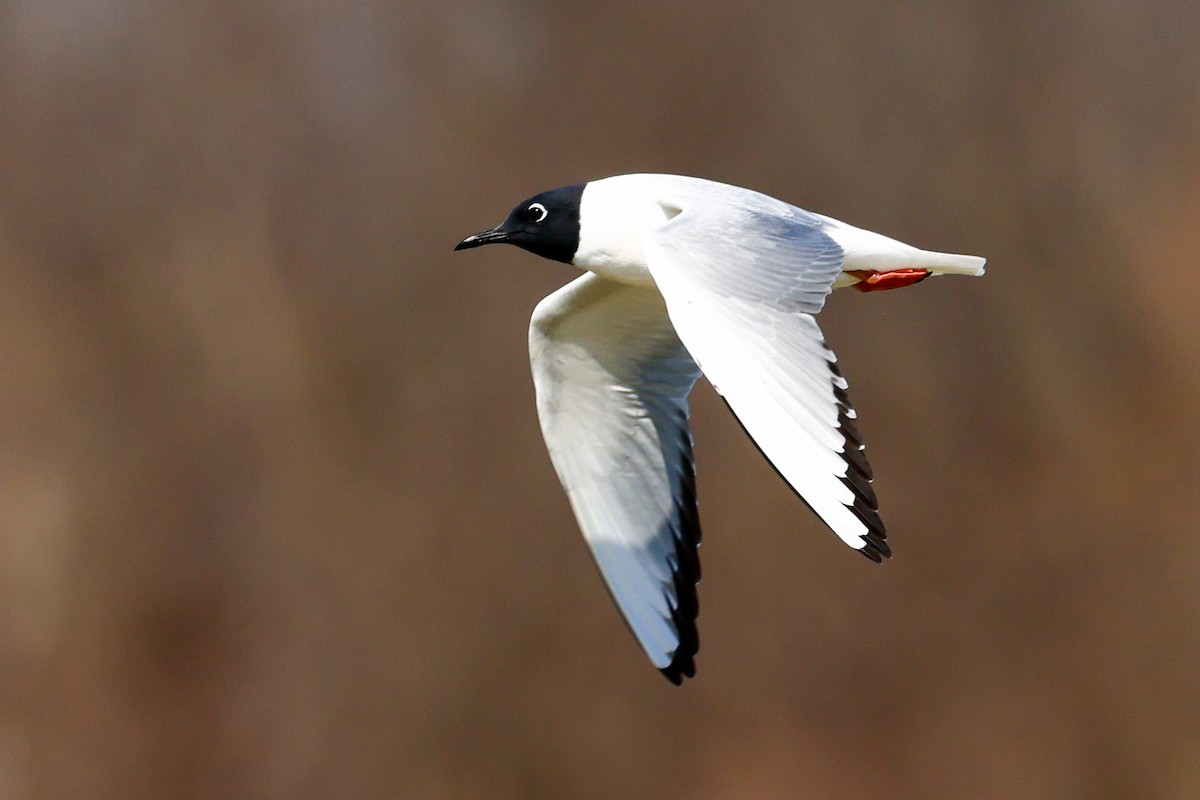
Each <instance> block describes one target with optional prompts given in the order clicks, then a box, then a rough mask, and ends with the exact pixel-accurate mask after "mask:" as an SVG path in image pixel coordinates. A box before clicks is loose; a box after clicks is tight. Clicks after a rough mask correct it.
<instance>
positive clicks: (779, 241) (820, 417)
mask: <svg viewBox="0 0 1200 800" xmlns="http://www.w3.org/2000/svg"><path fill="white" fill-rule="evenodd" d="M497 243H506V244H512V245H516V246H517V247H520V248H523V249H525V250H528V251H529V252H531V253H534V254H536V255H539V256H542V257H544V258H548V259H552V260H554V261H561V262H563V263H566V264H571V265H574V266H575V267H578V268H580V269H582V270H584V271H585V272H584V274H583V275H582V276H581V277H578V278H576V279H575V280H573V281H572V282H570V283H568V284H567V285H566V286H563V287H562V288H561V289H559V290H558V291H556V292H554V293H553V294H551V295H549V296H548V297H546V298H545V299H543V300H542V301H541V302H540V303H538V305H537V307H536V308H535V309H534V312H533V319H532V320H531V323H530V327H529V353H530V360H531V362H532V365H533V380H534V386H535V389H536V393H537V410H538V418H539V420H540V422H541V427H542V434H543V436H544V437H545V440H546V446H547V448H548V449H549V451H550V458H551V461H552V462H553V463H554V468H555V471H556V472H557V473H558V477H559V480H561V482H562V485H563V487H564V488H565V489H566V492H567V497H568V498H569V500H570V503H571V508H572V510H573V511H574V513H575V517H576V519H577V520H578V522H579V527H580V528H581V529H582V531H583V536H584V539H585V540H586V541H587V544H588V547H589V548H590V549H591V552H592V555H593V556H594V558H595V560H596V564H597V565H598V567H599V568H600V573H601V575H602V576H603V578H604V581H605V583H606V584H607V586H608V589H609V591H610V593H611V594H612V597H613V600H614V601H615V603H616V605H617V608H618V609H619V610H620V611H621V614H622V615H623V616H624V618H625V621H626V622H627V623H628V625H629V628H630V630H631V631H632V632H633V635H634V636H635V637H636V638H637V640H638V643H639V644H640V645H641V647H642V649H643V650H644V651H645V652H646V655H647V656H649V658H650V660H651V662H653V664H654V666H656V667H657V668H658V669H659V670H660V671H661V672H662V673H663V675H665V676H666V677H667V678H668V679H669V680H670V681H671V682H672V683H675V684H679V683H681V682H682V680H683V677H684V676H687V677H692V676H694V675H695V655H696V653H697V651H698V649H699V640H698V638H697V632H696V616H697V613H698V605H697V597H696V584H697V582H698V581H699V579H700V561H699V557H698V553H697V548H698V546H699V544H700V521H699V517H698V516H697V510H696V486H695V467H694V463H693V460H692V434H691V430H690V429H689V426H688V394H689V393H690V392H691V390H692V386H693V385H694V384H695V382H696V380H697V378H699V377H700V375H702V374H703V375H704V376H705V377H706V378H707V379H708V380H709V382H710V383H712V385H713V388H715V389H716V390H717V392H718V393H719V394H720V395H721V396H722V397H723V398H724V400H725V402H726V404H727V405H728V406H729V408H730V410H731V411H732V412H733V414H734V415H735V416H736V417H737V419H738V421H739V422H740V423H741V425H742V427H743V428H744V429H745V431H746V433H747V434H748V435H749V436H750V438H751V439H752V440H753V441H754V443H755V445H757V446H758V449H759V450H760V451H761V452H762V454H763V455H764V456H765V457H766V459H767V460H768V461H769V462H770V463H771V465H772V466H774V468H775V469H776V471H778V472H779V474H780V475H781V476H782V477H783V479H784V480H785V481H787V483H788V484H789V485H790V486H791V488H792V489H793V490H795V492H796V493H797V494H798V495H799V496H800V498H801V499H802V500H804V502H805V503H807V504H808V506H809V507H810V508H811V509H812V510H813V511H814V512H815V513H816V514H817V516H819V517H820V518H821V520H822V521H824V522H825V524H826V525H828V526H829V528H830V529H831V530H832V531H833V532H834V533H835V534H837V535H838V537H840V538H841V540H842V541H844V542H845V543H846V544H847V545H849V546H850V547H852V548H854V549H855V550H858V551H859V552H860V553H862V554H863V555H864V556H866V557H867V558H870V559H871V560H872V561H875V562H882V560H883V559H884V558H888V557H890V556H891V551H890V550H889V549H888V545H887V541H886V538H887V534H886V532H885V530H884V526H883V523H882V522H881V521H880V519H879V513H878V508H879V506H878V502H877V501H876V497H875V492H874V490H873V489H872V488H871V481H872V477H873V475H872V472H871V467H870V466H869V465H868V463H867V460H866V456H865V451H864V446H863V442H862V437H861V436H860V434H859V432H858V428H857V426H856V424H855V419H856V416H857V415H856V414H855V412H854V409H853V407H852V406H851V405H850V400H849V397H848V396H847V394H846V388H847V383H846V380H845V378H843V377H842V374H841V372H840V371H839V370H838V367H837V358H836V357H835V356H834V354H833V352H832V351H831V350H830V349H829V347H828V346H827V345H826V343H825V337H824V335H823V334H822V333H821V330H820V328H819V327H818V326H817V321H816V318H815V315H816V314H817V312H819V311H820V310H821V307H822V306H823V305H824V304H825V298H826V297H827V296H828V295H829V293H830V292H831V291H832V290H833V289H836V288H840V287H844V286H854V287H855V288H857V289H860V290H863V291H872V290H881V289H894V288H899V287H901V286H908V285H911V284H914V283H917V282H918V281H921V280H924V279H925V278H927V277H929V276H930V275H941V274H956V275H982V274H983V272H984V263H985V260H984V259H983V258H979V257H977V256H966V255H952V254H949V253H937V252H932V251H927V250H920V249H918V248H915V247H911V246H909V245H907V244H904V243H902V242H898V241H896V240H895V239H889V238H888V237H886V236H881V235H879V234H877V233H871V232H870V231H866V230H863V229H861V228H856V227H854V226H852V225H847V224H846V223H843V222H839V221H837V220H835V219H832V218H830V217H826V216H822V215H820V214H814V213H811V212H808V211H804V210H802V209H799V208H796V207H795V206H792V205H789V204H788V203H785V202H783V201H781V200H776V199H775V198H773V197H768V196H767V195H764V194H760V193H758V192H755V191H752V190H750V189H743V188H739V187H736V186H730V185H727V184H722V183H716V182H713V181H708V180H703V179H700V178H689V177H684V176H679V175H653V174H641V175H619V176H616V177H611V178H605V179H603V180H595V181H590V182H588V183H583V184H577V185H574V186H564V187H562V188H559V189H553V190H551V191H548V192H543V193H541V194H538V195H534V196H533V197H531V198H529V199H528V200H525V201H523V202H521V203H519V204H518V205H517V206H516V208H514V209H513V210H512V212H511V213H510V214H509V215H508V217H507V219H505V220H504V222H502V223H501V224H500V225H498V226H496V227H495V228H492V229H490V230H486V231H483V232H481V233H477V234H474V235H473V236H468V237H467V238H466V239H463V240H462V241H461V242H460V243H459V244H458V245H457V246H456V247H455V250H464V249H467V248H472V247H479V246H481V245H485V244H497Z"/></svg>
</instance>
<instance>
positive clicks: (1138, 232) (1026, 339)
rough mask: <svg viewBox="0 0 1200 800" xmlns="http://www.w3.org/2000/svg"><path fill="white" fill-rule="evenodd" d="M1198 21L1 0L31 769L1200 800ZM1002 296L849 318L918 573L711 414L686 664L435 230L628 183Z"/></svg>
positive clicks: (410, 782) (2, 787)
mask: <svg viewBox="0 0 1200 800" xmlns="http://www.w3.org/2000/svg"><path fill="white" fill-rule="evenodd" d="M1198 32H1200V6H1198V5H1197V4H1195V3H1194V2H1187V3H1185V2H1173V1H1172V2H1161V3H1144V2H1132V3H1075V4H1044V3H1015V4H1011V3H1010V4H999V5H997V4H989V3H965V4H964V3H959V4H954V3H942V2H928V1H925V0H922V1H921V2H916V3H909V4H905V5H892V4H875V3H849V4H847V3H843V2H838V3H833V2H816V3H804V4H797V3H792V2H766V3H758V4H750V5H747V4H744V3H743V4H729V3H718V2H703V1H701V2H690V3H616V4H579V3H566V4H563V3H552V2H537V3H532V4H525V3H502V2H495V3H492V2H486V1H483V2H480V1H478V0H476V1H475V2H446V0H439V2H417V1H415V0H414V1H413V2H402V3H385V2H362V3H354V4H341V5H339V4H332V3H318V2H314V1H313V0H302V1H301V2H288V3H285V2H280V1H278V0H274V1H266V0H264V2H257V3H251V2H237V1H236V0H201V2H191V3H183V2H150V1H149V0H87V1H86V2H68V1H67V0H49V1H45V0H43V1H42V2H34V0H10V2H7V3H3V4H0V387H3V388H2V390H0V419H3V439H2V441H0V447H2V449H0V519H2V520H3V523H2V525H0V697H2V699H3V704H2V705H0V796H3V797H6V798H31V799H38V800H40V799H41V798H60V797H62V798H66V797H88V798H97V799H98V800H99V799H103V798H122V800H127V799H128V798H131V797H175V798H182V797H198V798H199V797H203V798H208V797H212V798H226V797H256V798H322V799H325V798H350V797H354V798H363V797H405V798H407V797H414V798H425V797H429V798H437V797H447V798H449V797H454V798H509V797H511V798H517V797H521V798H564V797H578V798H610V797H694V798H727V797H741V798H769V797H778V798H797V797H857V798H867V797H879V798H885V797H886V798H889V799H894V798H941V797H946V798H951V797H954V798H959V797H972V798H1005V799H1006V800H1008V799H1010V798H1024V799H1026V800H1030V799H1032V798H1088V799H1089V800H1102V799H1104V798H1144V797H1156V798H1194V797H1197V796H1200V692H1198V691H1197V690H1196V673H1197V664H1198V663H1200V579H1198V578H1197V565H1200V535H1198V534H1200V530H1198V527H1200V526H1198V523H1197V518H1198V516H1200V490H1198V488H1197V479H1198V478H1200V459H1198V455H1197V454H1198V446H1200V428H1198V426H1197V423H1196V420H1195V410H1196V408H1197V407H1198V404H1200V381H1198V380H1197V375H1198V374H1200V373H1198V372H1197V369H1196V363H1197V360H1198V359H1200V335H1198V334H1197V327H1196V320H1197V313H1198V311H1197V309H1198V308H1200V290H1198V289H1197V286H1198V284H1197V282H1196V278H1197V274H1198V270H1197V266H1198V261H1200V257H1198V256H1197V253H1200V33H1198ZM643 170H645V171H660V172H682V173H688V174H696V175H702V176H705V177H710V178H714V179H719V180H725V181H728V182H732V183H737V184H741V185H745V186H751V187H754V188H757V189H761V190H763V191H766V192H768V193H771V194H774V195H777V196H779V197H783V198H786V199H788V200H790V201H792V202H794V203H796V204H798V205H801V206H803V207H806V208H811V209H813V210H817V211H821V212H824V213H827V214H830V215H833V216H836V217H839V218H841V219H845V220H847V221H849V222H853V223H856V224H860V225H862V226H864V227H868V228H870V229H872V230H878V231H881V232H884V233H887V234H890V235H893V236H895V237H897V238H900V239H902V240H905V241H911V242H913V243H915V244H918V245H921V246H924V247H928V248H933V249H939V250H949V251H954V252H969V253H979V254H981V255H986V256H988V257H989V259H990V261H989V272H988V275H987V277H986V278H984V279H981V280H966V279H958V280H955V279H949V278H946V279H939V280H936V281H929V282H927V283H924V284H922V285H920V286H919V287H915V288H912V289H907V290H904V291H902V292H888V293H880V294H877V295H859V294H857V293H839V294H838V295H837V296H835V297H834V298H833V299H832V300H831V302H830V304H829V306H828V308H827V309H826V311H825V312H824V313H823V315H822V318H823V325H824V327H825V330H826V333H827V334H828V337H829V340H830V342H831V344H832V345H833V346H834V348H835V349H836V350H837V352H838V353H839V355H840V356H841V361H842V365H843V367H844V371H845V373H846V375H847V377H848V378H849V379H850V381H851V385H852V391H853V397H854V398H855V401H856V405H857V406H858V410H859V413H860V415H861V419H862V429H863V431H864V434H865V435H866V437H867V440H868V452H869V454H870V456H871V459H872V462H873V464H874V466H875V469H876V472H877V474H878V480H877V482H876V487H877V490H878V493H879V496H880V500H881V503H882V505H883V513H884V516H885V519H886V520H887V522H888V524H889V529H890V535H891V538H890V540H889V541H890V542H891V543H892V544H893V547H894V550H895V552H896V557H895V558H894V559H893V560H892V561H891V562H890V563H888V564H886V565H885V566H884V567H882V568H877V567H874V566H873V565H871V564H869V563H867V562H866V561H865V560H863V559H862V558H860V557H858V556H857V555H855V554H854V553H852V552H851V551H849V550H848V549H847V548H845V547H844V546H842V545H841V544H840V543H838V541H837V540H836V539H835V537H833V536H832V535H830V534H829V533H828V532H827V531H826V530H825V529H824V528H823V526H822V525H821V524H820V523H819V522H818V521H817V520H816V519H815V518H814V517H813V516H812V515H811V514H810V513H809V512H808V511H807V510H806V509H805V508H804V507H803V505H802V504H800V503H798V502H797V501H796V500H795V499H794V498H793V497H792V495H791V493H790V492H789V491H788V489H787V488H786V487H785V486H783V485H782V484H781V483H780V482H779V481H778V480H777V479H776V477H775V476H774V474H773V473H772V471H771V470H770V468H769V467H768V466H767V465H766V464H765V463H763V462H762V461H761V459H760V458H759V456H758V454H757V453H756V452H755V450H754V448H753V447H752V446H751V445H750V444H749V443H748V442H747V441H745V440H744V439H743V437H742V434H741V432H740V431H739V430H738V428H737V425H736V424H735V422H734V421H733V420H732V419H731V418H730V417H729V416H728V414H727V413H726V412H725V411H724V409H723V407H721V404H720V403H719V401H717V400H716V399H715V396H714V394H713V392H712V391H711V389H710V388H708V387H707V386H706V385H701V387H700V388H698V390H697V393H696V398H695V402H694V423H695V431H696V436H697V457H698V460H699V468H700V475H699V481H700V485H699V490H700V494H701V502H702V514H703V520H704V524H705V545H704V548H703V551H702V556H703V559H704V572H705V581H704V583H703V585H702V587H701V589H702V593H701V608H702V612H701V625H702V628H701V634H702V640H703V646H702V649H701V652H700V658H699V670H700V673H699V677H698V678H697V679H696V680H695V681H692V682H689V683H688V684H687V685H685V687H683V688H682V689H675V688H673V687H671V686H669V685H668V684H667V683H666V682H665V681H663V680H662V678H660V677H659V676H658V675H657V674H656V673H655V671H654V670H653V669H652V668H651V667H650V666H649V664H648V663H647V662H646V661H645V659H644V657H643V656H642V654H641V653H640V652H639V650H638V648H637V646H636V644H635V643H634V641H633V640H632V638H631V637H630V636H629V635H628V634H627V632H626V631H625V629H624V627H623V625H622V623H621V621H620V619H619V617H618V615H617V613H616V612H615V611H614V610H613V609H612V608H611V607H610V603H609V599H608V597H607V595H606V593H605V591H604V589H603V588H602V585H601V583H600V580H599V578H598V576H597V575H596V574H595V571H594V569H593V567H592V566H591V564H590V562H589V559H588V555H587V551H586V548H585V547H584V545H583V543H582V541H581V539H580V538H579V536H578V534H577V532H576V527H575V523H574V521H573V520H572V518H571V515H570V512H569V509H568V507H567V502H566V499H565V497H564V495H563V493H562V491H561V490H560V488H559V486H558V483H557V481H556V479H555V477H554V474H553V471H552V469H551V467H550V464H549V460H548V458H547V456H546V454H545V451H544V448H543V446H542V443H541V439H540V435H539V432H538V427H537V422H536V418H535V414H534V407H533V398H532V387H531V385H530V381H529V376H528V369H527V367H526V351H525V328H526V322H527V319H528V314H529V312H530V311H531V310H532V307H533V305H534V304H535V302H536V301H537V300H538V299H539V298H541V297H542V296H543V295H544V294H546V293H548V292H549V291H551V290H552V289H553V288H555V287H556V286H558V285H560V284H562V283H565V282H566V281H567V280H569V279H570V278H571V277H573V276H572V273H571V271H570V270H569V269H567V268H564V267H562V266H561V265H553V264H549V263H546V262H541V261H538V260H536V259H534V258H532V257H531V256H528V255H527V254H523V253H520V252H518V251H516V250H504V249H502V248H494V249H489V250H486V251H480V252H478V253H470V254H462V253H460V254H452V253H451V247H452V246H453V245H454V243H455V242H457V241H458V240H459V239H460V238H461V237H462V236H463V235H465V234H467V233H471V232H474V231H476V230H479V229H481V228H483V227H487V226H489V225H491V224H494V223H495V222H497V221H498V220H499V219H501V218H502V216H503V214H504V213H505V212H506V211H507V209H508V208H509V207H510V206H511V204H512V203H514V202H515V201H517V200H519V199H520V198H522V197H525V196H527V195H529V194H531V193H533V192H535V191H539V190H541V189H545V188H550V187H553V186H557V185H561V184H565V183H574V182H578V181H580V180H586V179H588V178H593V177H600V176H604V175H608V174H614V173H619V172H630V171H643Z"/></svg>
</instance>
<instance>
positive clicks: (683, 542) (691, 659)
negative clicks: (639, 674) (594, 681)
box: [659, 426, 701, 686]
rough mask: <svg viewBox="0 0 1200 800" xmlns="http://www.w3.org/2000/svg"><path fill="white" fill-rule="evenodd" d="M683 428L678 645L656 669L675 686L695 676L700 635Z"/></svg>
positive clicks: (690, 472) (693, 511)
mask: <svg viewBox="0 0 1200 800" xmlns="http://www.w3.org/2000/svg"><path fill="white" fill-rule="evenodd" d="M686 431H687V428H686V426H685V427H684V436H683V441H682V442H681V448H680V449H681V451H682V459H681V461H682V463H681V464H680V471H679V472H680V475H681V476H682V479H683V480H682V483H681V485H680V487H679V492H678V494H677V496H676V498H677V499H676V503H675V510H676V515H677V516H676V519H677V520H678V526H677V527H676V530H675V575H674V583H675V598H676V601H675V607H674V609H673V610H672V611H671V621H672V622H674V623H675V630H676V632H677V633H678V635H679V644H678V646H677V647H676V648H675V653H674V655H673V656H672V658H671V663H670V664H668V665H667V666H666V667H664V668H662V669H660V670H659V672H661V673H662V674H663V677H665V678H666V679H667V680H669V681H670V682H671V683H673V684H675V685H676V686H679V685H680V684H682V683H683V679H684V678H694V677H695V676H696V658H695V657H696V653H698V652H700V632H699V630H698V629H697V627H696V619H697V618H698V617H699V616H700V598H699V595H698V593H697V592H696V585H697V584H699V583H700V554H699V547H700V540H701V533H700V515H699V514H698V513H697V503H696V462H695V459H694V458H693V455H692V441H691V436H690V434H688V433H687V432H686Z"/></svg>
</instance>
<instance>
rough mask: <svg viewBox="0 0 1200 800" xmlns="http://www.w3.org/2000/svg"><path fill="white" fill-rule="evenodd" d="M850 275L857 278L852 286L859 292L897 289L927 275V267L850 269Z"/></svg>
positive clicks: (918, 281)
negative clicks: (881, 270)
mask: <svg viewBox="0 0 1200 800" xmlns="http://www.w3.org/2000/svg"><path fill="white" fill-rule="evenodd" d="M848 274H850V275H853V276H854V277H856V278H858V281H859V282H858V283H856V284H854V288H855V289H858V290H859V291H860V292H878V291H880V290H883V289H899V288H900V287H902V286H912V285H913V284H914V283H920V282H921V281H923V280H925V279H926V278H928V277H929V270H927V269H892V270H888V271H887V272H876V271H875V270H873V269H856V270H850V271H849V273H848Z"/></svg>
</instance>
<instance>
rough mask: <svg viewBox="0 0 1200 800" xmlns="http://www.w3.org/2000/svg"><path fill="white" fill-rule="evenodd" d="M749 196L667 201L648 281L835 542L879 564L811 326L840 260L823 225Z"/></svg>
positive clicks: (864, 467)
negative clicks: (837, 539)
mask: <svg viewBox="0 0 1200 800" xmlns="http://www.w3.org/2000/svg"><path fill="white" fill-rule="evenodd" d="M722 191H724V190H722ZM747 195H749V196H750V198H751V199H752V200H753V201H754V202H753V203H752V204H751V205H749V206H746V205H745V204H736V203H733V204H731V203H726V202H705V200H706V198H705V197H703V196H702V195H701V196H690V197H689V196H688V194H685V195H684V196H683V197H682V198H673V199H670V200H669V202H668V201H665V200H664V202H663V207H664V209H665V210H666V211H667V213H668V215H670V214H675V216H674V217H673V218H672V219H671V220H670V221H669V222H667V223H666V224H665V225H663V226H662V227H660V228H659V229H657V230H656V231H655V232H654V233H652V234H651V235H650V237H649V239H648V240H647V245H646V259H647V263H648V266H649V268H650V273H651V274H652V275H653V277H654V280H655V282H656V283H657V284H658V288H659V290H660V291H661V292H662V294H663V297H664V299H665V301H666V304H667V309H668V310H669V312H670V316H671V320H672V322H673V323H674V325H675V330H676V331H677V332H678V334H679V338H680V339H682V340H683V343H684V344H685V345H687V348H688V351H689V352H690V353H691V355H692V357H693V358H694V359H695V361H696V363H697V364H699V365H700V368H701V369H702V370H703V371H704V374H705V376H707V377H708V379H709V380H710V381H711V382H712V383H713V385H714V386H715V387H716V389H717V391H718V392H720V393H721V395H722V396H724V398H725V400H726V402H727V403H728V404H729V406H730V408H731V409H732V411H733V412H734V414H735V415H736V416H737V418H738V420H739V421H740V422H741V423H742V426H743V427H744V428H745V429H746V432H747V433H748V434H749V436H750V438H751V439H753V440H754V443H755V444H756V445H758V447H759V449H760V450H761V451H762V453H763V455H765V456H766V458H767V460H768V461H770V462H771V464H772V465H773V466H774V467H775V468H776V469H777V470H778V471H779V473H780V474H781V475H782V476H783V478H784V479H785V480H786V481H787V482H788V483H789V484H790V485H791V486H792V488H793V489H795V491H796V492H797V493H798V494H799V495H800V496H801V497H802V498H803V499H804V501H805V502H807V503H808V505H809V506H810V507H811V508H812V509H813V511H815V512H816V513H817V514H818V515H819V516H820V517H821V519H822V520H824V521H825V523H826V524H827V525H829V527H830V528H832V529H833V531H834V533H836V534H837V535H838V536H839V537H841V538H842V540H843V541H845V542H846V543H847V544H848V545H850V546H851V547H853V548H855V549H857V550H859V551H860V552H862V553H863V555H865V556H867V557H868V558H871V559H872V560H875V561H880V560H882V558H883V557H885V556H889V555H890V554H891V553H890V551H889V550H888V546H887V543H886V541H885V539H886V532H885V530H884V527H883V523H882V522H881V521H880V519H879V514H878V513H877V512H878V505H877V501H876V499H875V493H874V491H873V490H872V488H871V478H872V474H871V468H870V466H869V465H868V464H867V461H866V457H865V455H864V448H863V445H862V441H861V438H860V436H859V434H858V431H857V428H856V426H855V423H854V420H855V417H856V415H855V413H854V410H853V409H852V408H851V406H850V401H849V399H848V397H847V395H846V381H845V379H844V378H842V376H841V374H840V373H839V372H838V369H837V366H836V361H837V358H836V357H835V356H834V354H833V352H832V351H830V350H829V348H828V347H826V345H825V340H824V337H823V335H822V334H821V330H820V328H818V327H817V323H816V320H815V319H814V318H813V316H812V315H813V314H815V313H816V312H817V311H819V310H820V309H821V307H822V305H823V304H824V302H825V297H826V296H827V295H828V294H829V292H830V290H831V286H832V283H833V281H834V279H835V278H836V276H837V275H838V273H839V272H840V271H841V267H842V250H841V248H840V247H839V246H838V244H837V243H836V242H835V241H834V240H833V239H832V238H830V237H829V235H828V234H827V233H826V231H825V229H824V223H823V221H821V220H820V219H818V218H817V217H815V216H813V215H811V214H808V213H807V212H804V211H801V210H800V209H796V208H792V207H791V206H786V204H783V203H778V201H774V202H775V203H778V205H776V206H774V207H770V208H767V207H760V205H759V203H760V201H759V198H761V196H760V195H754V194H753V193H749V192H748V193H747ZM779 206H784V207H785V210H784V211H783V213H779Z"/></svg>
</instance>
